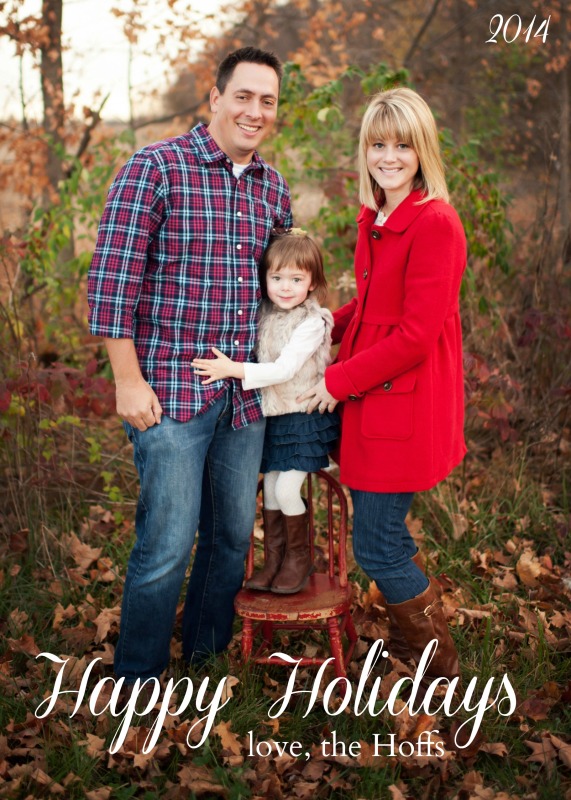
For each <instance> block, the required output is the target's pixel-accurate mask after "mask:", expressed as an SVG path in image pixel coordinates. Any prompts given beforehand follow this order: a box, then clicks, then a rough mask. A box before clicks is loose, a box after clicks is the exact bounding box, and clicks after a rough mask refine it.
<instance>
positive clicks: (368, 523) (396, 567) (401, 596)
mask: <svg viewBox="0 0 571 800" xmlns="http://www.w3.org/2000/svg"><path fill="white" fill-rule="evenodd" d="M413 496H414V493H413V492H394V493H393V492H390V493H388V492H387V493H384V492H363V491H361V490H358V489H351V498H352V500H353V552H354V554H355V560H356V562H357V564H359V566H360V567H361V569H362V570H363V571H364V572H365V573H366V575H368V577H369V578H372V580H374V581H375V583H376V584H377V586H378V587H379V589H380V590H381V592H382V593H383V594H384V596H385V599H386V601H387V603H404V602H405V601H406V600H411V599H412V598H413V597H417V595H419V594H422V592H424V590H425V589H426V588H427V587H428V579H427V577H426V575H425V574H424V573H423V572H422V570H420V569H419V568H418V567H417V566H416V564H415V563H414V561H411V559H412V558H413V557H414V555H415V554H416V550H417V548H416V545H415V543H414V539H413V538H412V536H411V535H410V533H409V531H408V528H407V526H406V523H405V517H406V515H407V513H408V510H409V508H410V505H411V503H412V498H413Z"/></svg>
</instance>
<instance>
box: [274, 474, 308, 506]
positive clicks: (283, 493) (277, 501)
mask: <svg viewBox="0 0 571 800" xmlns="http://www.w3.org/2000/svg"><path fill="white" fill-rule="evenodd" d="M306 475H307V472H301V470H298V469H290V470H288V471H287V472H266V474H265V475H264V508H267V509H268V510H273V511H277V510H279V511H281V512H282V514H285V515H286V517H293V516H296V515H297V514H303V512H304V511H305V503H304V502H303V500H302V499H301V487H302V484H303V482H304V480H305V478H306Z"/></svg>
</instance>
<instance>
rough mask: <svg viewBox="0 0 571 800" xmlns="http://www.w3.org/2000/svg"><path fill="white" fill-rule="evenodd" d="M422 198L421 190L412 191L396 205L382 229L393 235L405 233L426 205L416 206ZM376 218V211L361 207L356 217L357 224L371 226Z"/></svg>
mask: <svg viewBox="0 0 571 800" xmlns="http://www.w3.org/2000/svg"><path fill="white" fill-rule="evenodd" d="M422 196H423V192H422V190H421V189H413V191H412V192H411V193H410V194H409V195H407V196H406V197H405V199H404V200H403V201H402V202H400V203H399V204H398V206H397V207H396V208H395V210H394V211H393V212H392V213H391V214H389V216H388V218H387V220H386V222H385V224H384V225H383V228H384V229H388V230H390V231H394V232H395V233H402V232H403V231H405V230H406V229H407V228H408V226H409V225H410V224H411V223H412V222H414V220H415V219H416V218H417V217H418V215H419V214H420V212H421V211H422V210H423V208H424V207H425V206H426V205H427V204H426V203H422V204H420V205H419V204H418V201H419V200H422ZM376 218H377V212H376V211H373V209H371V208H367V207H366V206H362V208H361V211H360V212H359V215H358V217H357V222H358V223H363V224H367V225H369V226H372V225H373V224H374V222H375V219H376Z"/></svg>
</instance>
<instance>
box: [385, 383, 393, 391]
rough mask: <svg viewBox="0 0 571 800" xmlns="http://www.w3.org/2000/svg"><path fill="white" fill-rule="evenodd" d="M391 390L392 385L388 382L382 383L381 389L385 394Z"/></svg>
mask: <svg viewBox="0 0 571 800" xmlns="http://www.w3.org/2000/svg"><path fill="white" fill-rule="evenodd" d="M392 388H393V385H392V383H391V382H390V381H387V382H386V383H383V389H384V390H385V392H390V390H391V389H392Z"/></svg>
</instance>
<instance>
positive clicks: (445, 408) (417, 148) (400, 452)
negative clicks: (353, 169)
mask: <svg viewBox="0 0 571 800" xmlns="http://www.w3.org/2000/svg"><path fill="white" fill-rule="evenodd" d="M359 173H360V199H361V202H362V207H361V210H360V213H359V215H358V217H357V223H358V239H357V246H356V250H355V276H356V281H357V297H356V298H355V299H353V300H352V301H351V302H350V303H348V304H347V305H345V306H343V307H342V308H340V309H339V310H338V311H337V312H336V314H335V315H334V319H335V328H334V330H333V341H334V342H338V341H341V347H340V350H339V354H338V356H337V359H336V362H335V363H334V364H332V365H331V366H329V367H328V368H327V369H326V371H325V376H324V379H323V380H322V381H321V382H320V383H318V384H316V385H315V386H314V387H313V389H310V390H309V391H308V392H306V393H305V394H304V395H302V396H301V397H300V398H299V399H300V400H301V399H307V398H308V397H310V398H311V402H310V404H309V408H308V413H309V412H310V411H312V410H313V409H314V408H316V407H319V410H320V411H325V410H326V409H329V410H332V409H333V408H334V407H335V405H336V403H337V402H338V401H344V404H343V412H342V433H341V444H340V452H339V456H340V458H339V463H340V477H341V480H342V481H343V482H344V483H345V484H347V485H348V486H349V488H350V490H351V496H352V499H353V507H354V517H353V549H354V552H355V558H356V560H357V562H358V563H359V564H360V566H361V567H362V568H363V570H364V571H365V572H366V574H367V575H368V576H369V577H370V578H372V579H373V580H374V581H375V582H376V584H377V586H378V587H379V589H380V590H381V591H382V593H383V595H384V596H385V599H386V604H387V611H388V614H389V620H390V622H391V630H390V635H391V646H390V647H389V650H390V651H391V652H392V653H393V654H397V653H398V654H400V655H403V649H404V648H406V646H407V645H408V648H407V649H408V651H409V652H408V655H411V656H412V658H413V659H414V660H415V662H416V663H418V661H419V660H420V657H421V655H422V652H423V650H424V648H425V646H426V645H427V644H428V643H429V642H430V641H431V640H432V639H437V640H438V649H437V651H436V653H435V655H434V657H433V659H432V662H431V663H430V665H429V668H428V670H427V672H426V673H425V674H427V675H428V676H431V677H447V678H453V677H455V676H457V675H458V674H459V673H458V656H457V653H456V649H455V647H454V643H453V641H452V638H451V636H450V633H449V631H448V626H447V624H446V620H445V617H444V614H443V610H442V601H441V600H440V595H439V591H438V588H437V586H436V584H432V583H430V582H429V580H428V578H427V577H426V575H425V574H424V571H423V569H422V564H421V561H420V554H419V553H418V552H417V548H416V546H415V544H414V541H413V539H412V537H411V536H410V534H409V532H408V529H407V527H406V525H405V517H406V514H407V512H408V510H409V508H410V505H411V502H412V498H413V493H414V492H418V491H424V490H427V489H430V488H431V487H433V486H434V485H435V484H437V483H438V482H439V481H441V480H442V479H443V478H445V477H446V476H447V475H448V474H449V472H450V471H451V470H452V469H453V468H454V467H455V466H457V464H459V463H460V461H461V460H462V458H463V457H464V454H465V452H466V447H465V443H464V435H463V421H464V387H463V375H462V333H461V327H460V316H459V313H458V295H459V290H460V283H461V280H462V273H463V270H464V267H465V264H466V239H465V236H464V231H463V229H462V225H461V223H460V220H459V218H458V215H457V214H456V212H455V211H454V209H453V208H452V206H450V205H449V203H448V190H447V188H446V182H445V178H444V168H443V164H442V158H441V154H440V147H439V143H438V133H437V129H436V124H435V122H434V117H433V115H432V113H431V111H430V109H429V107H428V106H427V104H426V103H425V101H424V100H423V99H422V98H421V97H420V96H419V95H418V94H417V93H416V92H414V91H412V90H411V89H405V88H397V89H391V90H389V91H385V92H381V93H380V94H378V95H376V96H375V97H374V98H373V100H372V101H371V103H370V105H369V107H368V109H367V111H366V112H365V116H364V118H363V123H362V126H361V136H360V145H359Z"/></svg>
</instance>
